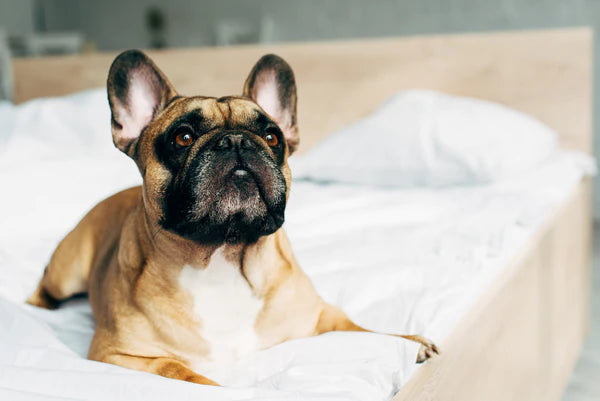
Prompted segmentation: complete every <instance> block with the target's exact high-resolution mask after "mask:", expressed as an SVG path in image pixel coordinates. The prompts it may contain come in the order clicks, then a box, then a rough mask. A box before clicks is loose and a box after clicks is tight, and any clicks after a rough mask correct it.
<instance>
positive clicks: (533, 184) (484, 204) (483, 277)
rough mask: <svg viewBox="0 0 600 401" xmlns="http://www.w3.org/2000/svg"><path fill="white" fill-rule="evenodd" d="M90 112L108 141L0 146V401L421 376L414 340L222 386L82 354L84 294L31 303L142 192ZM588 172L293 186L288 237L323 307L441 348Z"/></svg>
mask: <svg viewBox="0 0 600 401" xmlns="http://www.w3.org/2000/svg"><path fill="white" fill-rule="evenodd" d="M94 101H96V100H94ZM98 101H99V100H98ZM104 101H105V100H104ZM92 103H93V102H92ZM84 106H86V105H83V106H82V107H84ZM87 106H90V105H89V104H88V105H87ZM32 113H33V112H32ZM84 117H85V116H84ZM84 117H82V121H81V122H80V124H81V125H78V126H77V127H68V128H69V129H70V130H69V132H71V131H73V129H74V128H78V129H85V130H97V131H98V132H102V135H101V136H95V134H93V133H92V134H93V135H92V134H89V135H88V134H86V135H87V136H82V137H81V138H79V137H76V136H73V137H68V136H66V137H65V135H64V134H60V135H59V133H56V135H53V134H52V132H47V131H44V130H43V127H41V128H40V131H39V132H31V131H29V132H19V129H18V127H19V121H16V122H14V121H13V124H15V126H16V127H17V128H16V129H14V130H13V132H14V135H13V136H12V137H10V138H3V139H2V141H3V142H4V151H3V152H2V153H0V187H1V188H2V189H3V191H2V196H0V327H1V328H2V330H0V399H2V400H5V399H6V400H38V399H39V400H106V399H111V400H129V401H130V400H153V399H177V400H187V399H190V400H191V399H209V400H267V399H268V400H315V401H316V400H319V401H325V400H327V401H329V400H332V401H333V400H365V399H368V400H389V399H391V398H392V397H393V395H394V394H395V393H396V392H397V391H398V389H399V388H400V387H401V386H402V385H403V384H404V383H406V382H407V380H409V379H410V377H411V375H412V374H413V373H414V372H415V370H416V369H418V367H419V365H416V364H415V363H414V361H415V359H416V354H417V345H416V344H413V343H411V342H409V341H406V340H403V339H399V338H395V337H390V336H384V335H378V334H371V333H341V332H338V333H328V334H325V335H321V336H318V337H312V338H305V339H297V340H293V341H289V342H286V343H283V344H280V345H277V346H274V347H272V348H270V349H266V350H263V351H260V352H258V353H256V354H254V355H250V356H248V357H246V358H245V359H242V360H240V361H239V362H237V363H235V364H233V365H232V366H230V367H229V369H227V370H226V371H224V372H219V373H218V374H217V376H216V377H215V376H213V377H211V378H212V379H215V380H216V381H218V382H220V383H222V384H223V385H224V386H223V387H211V386H200V385H195V384H191V383H186V382H181V381H176V380H171V379H166V378H163V377H159V376H156V375H151V374H147V373H144V372H138V371H133V370H128V369H124V368H120V367H118V366H113V365H108V364H103V363H99V362H94V361H88V360H87V359H85V356H86V353H87V349H88V346H89V343H90V341H91V337H92V334H93V330H94V322H93V317H92V314H91V310H90V307H89V304H88V302H87V300H86V299H77V300H74V301H71V302H68V303H67V304H65V305H63V307H61V308H60V309H58V310H56V311H47V310H42V309H38V308H35V307H31V306H29V305H26V304H24V300H25V299H26V298H27V296H28V295H29V294H30V293H31V292H32V290H33V289H34V287H35V285H36V284H37V281H38V279H39V277H40V275H41V273H42V271H43V268H44V266H45V263H46V262H47V261H48V258H49V256H50V255H51V253H52V251H53V249H54V247H55V246H56V245H57V243H58V241H60V239H61V238H62V237H63V236H64V235H65V234H66V233H67V232H68V231H69V230H70V229H71V228H72V227H73V226H74V225H75V224H76V223H77V221H78V220H79V219H80V218H81V217H82V216H83V215H84V214H85V213H86V211H87V210H89V209H90V208H91V207H92V206H93V205H94V204H95V203H96V202H98V201H99V200H101V199H103V198H105V197H107V196H109V195H111V194H112V193H114V192H116V191H118V190H120V189H123V188H127V187H129V186H132V185H137V184H139V183H140V178H139V173H138V172H137V169H136V167H135V165H134V163H133V162H132V161H131V160H129V159H128V158H127V157H125V156H124V155H122V154H120V153H119V152H118V151H117V150H114V149H113V148H112V144H111V143H110V136H109V135H108V127H107V125H108V121H109V120H108V119H106V120H105V121H106V124H104V125H101V126H100V127H97V126H94V125H92V126H88V125H89V124H90V121H86V119H85V118H84ZM100 117H102V118H104V117H107V116H105V115H101V116H100ZM30 118H35V116H34V115H32V116H30ZM86 124H87V125H86ZM75 131H77V130H75ZM82 138H83V139H82ZM86 138H87V139H86ZM292 166H293V165H292ZM592 171H593V164H592V163H591V161H590V160H589V159H588V158H587V157H585V156H583V155H580V154H576V153H570V152H566V151H559V152H556V153H555V154H554V155H553V156H552V157H551V158H549V159H548V160H546V161H545V162H543V163H542V164H540V165H539V166H537V167H536V168H535V169H532V170H531V171H528V172H527V173H525V174H522V175H520V176H519V177H518V178H513V179H510V180H504V181H501V182H496V183H492V184H487V185H478V186H463V187H450V188H408V189H407V188H404V189H400V188H389V187H387V188H381V187H371V186H366V185H341V184H335V183H328V184H319V183H313V182H310V181H294V182H293V185H292V189H291V196H290V201H289V204H288V208H287V213H286V222H285V229H286V231H287V233H288V236H289V237H290V240H291V243H292V247H293V249H294V251H295V254H296V256H297V258H298V261H299V262H300V265H301V266H302V268H303V269H304V270H305V272H306V273H307V274H308V276H309V277H310V278H311V279H312V280H313V282H314V284H315V287H316V289H317V291H318V292H319V294H321V296H322V297H323V298H324V299H325V300H326V301H328V302H330V303H334V304H336V305H339V306H340V307H342V309H343V310H344V311H345V312H346V313H347V314H348V315H349V316H350V317H351V318H352V319H353V320H355V321H356V322H357V323H358V324H360V325H362V326H364V327H367V328H369V329H372V330H377V331H382V332H389V333H415V334H422V335H424V336H426V337H429V338H430V339H432V340H434V341H435V342H437V343H442V342H443V340H444V338H446V336H448V334H449V333H450V332H451V331H452V330H453V328H454V327H456V325H457V324H459V323H460V319H461V317H462V316H464V314H465V312H466V311H467V310H468V309H469V307H470V306H471V305H473V304H474V303H475V302H477V299H478V298H479V297H480V296H481V295H482V293H483V292H485V290H486V288H488V287H489V284H490V283H491V282H492V281H493V280H494V279H495V277H498V275H499V274H500V273H501V272H502V270H503V269H504V268H506V267H507V266H508V265H509V263H510V261H511V259H512V258H514V257H515V256H516V255H517V254H518V253H519V251H520V250H521V249H522V248H523V247H524V245H525V244H526V243H527V241H528V239H530V238H531V237H532V235H533V234H534V233H535V232H536V230H538V229H539V228H540V227H541V225H542V224H543V223H544V221H546V220H547V219H549V217H550V216H551V215H552V213H553V211H554V210H556V208H557V207H558V206H559V205H560V203H561V202H563V201H564V200H565V199H566V198H567V196H568V195H569V194H570V193H571V191H572V190H573V189H574V188H575V187H576V186H577V185H578V183H579V182H580V181H581V179H582V178H583V177H584V176H585V175H587V174H590V173H592ZM442 352H443V349H442Z"/></svg>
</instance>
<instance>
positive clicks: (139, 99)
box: [106, 50, 177, 156]
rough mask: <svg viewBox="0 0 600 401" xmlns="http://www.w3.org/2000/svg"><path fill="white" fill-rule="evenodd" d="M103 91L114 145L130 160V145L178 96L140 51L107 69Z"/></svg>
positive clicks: (124, 55) (126, 54)
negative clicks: (106, 94) (106, 98)
mask: <svg viewBox="0 0 600 401" xmlns="http://www.w3.org/2000/svg"><path fill="white" fill-rule="evenodd" d="M106 88H107V91H108V103H109V104H110V111H111V126H112V137H113V142H114V143H115V146H116V147H117V148H119V149H121V150H122V151H123V152H124V153H126V154H128V155H129V156H133V152H134V151H133V149H134V148H135V147H134V146H132V145H133V144H134V143H135V142H136V141H137V139H138V138H139V136H140V134H141V133H142V131H143V130H144V128H146V126H147V125H148V124H150V122H151V121H152V120H153V119H154V118H155V117H156V116H157V115H158V113H160V112H161V111H162V110H163V109H164V108H165V106H166V105H167V104H168V103H169V101H170V100H171V99H172V98H173V97H175V96H176V95H177V92H175V89H173V86H172V85H171V83H170V82H169V80H168V79H167V77H165V75H164V74H163V73H162V71H160V70H159V69H158V67H156V65H154V63H153V62H152V60H150V58H149V57H148V56H146V55H145V54H144V53H142V52H141V51H139V50H128V51H125V52H123V53H121V54H119V56H117V58H116V59H115V61H113V63H112V65H111V66H110V71H109V72H108V80H107V83H106Z"/></svg>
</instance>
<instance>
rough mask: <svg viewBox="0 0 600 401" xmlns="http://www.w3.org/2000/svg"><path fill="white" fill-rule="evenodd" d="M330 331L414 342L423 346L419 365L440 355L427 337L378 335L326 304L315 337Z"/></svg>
mask: <svg viewBox="0 0 600 401" xmlns="http://www.w3.org/2000/svg"><path fill="white" fill-rule="evenodd" d="M329 331H363V332H368V333H376V334H385V335H390V336H395V337H402V338H405V339H407V340H410V341H414V342H416V343H419V344H421V348H419V354H418V355H417V363H422V362H425V361H426V360H428V359H429V358H431V357H432V356H433V355H435V354H439V350H438V348H437V346H436V345H435V344H434V343H433V342H431V341H430V340H428V339H426V338H425V337H422V336H419V335H413V334H388V333H378V332H375V331H372V330H367V329H365V328H363V327H360V326H359V325H357V324H356V323H354V322H353V321H352V320H350V318H349V317H348V316H347V315H346V314H345V313H344V311H342V310H341V309H340V308H338V307H337V306H334V305H330V304H325V306H324V307H323V310H322V311H321V315H320V316H319V320H318V322H317V326H316V328H315V335H319V334H323V333H327V332H329Z"/></svg>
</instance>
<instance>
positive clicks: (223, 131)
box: [28, 51, 437, 384]
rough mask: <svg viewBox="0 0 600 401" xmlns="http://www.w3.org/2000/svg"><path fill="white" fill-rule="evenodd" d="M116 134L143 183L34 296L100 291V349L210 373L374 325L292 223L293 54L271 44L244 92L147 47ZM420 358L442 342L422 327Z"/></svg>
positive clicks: (96, 348) (120, 66)
mask: <svg viewBox="0 0 600 401" xmlns="http://www.w3.org/2000/svg"><path fill="white" fill-rule="evenodd" d="M107 89H108V99H109V103H110V108H111V113H112V115H111V120H112V121H111V123H112V136H113V141H114V143H115V146H116V147H117V148H119V149H120V150H121V151H123V152H124V153H126V154H127V155H128V156H129V157H131V158H132V159H133V161H134V162H135V163H136V164H137V166H138V168H139V171H140V173H141V175H142V177H143V184H142V186H141V187H136V188H131V189H128V190H125V191H123V192H120V193H118V194H116V195H113V196H112V197H110V198H108V199H106V200H104V201H102V202H101V203H99V204H98V205H97V206H96V207H94V208H93V209H92V210H91V211H90V212H89V213H88V214H87V215H86V216H85V217H84V218H83V220H81V222H80V223H79V224H78V225H77V226H76V227H75V228H74V229H73V231H71V232H70V233H69V234H68V235H67V236H66V237H65V238H64V239H63V241H62V242H61V243H60V244H59V246H58V248H57V249H56V251H55V252H54V254H53V256H52V258H51V260H50V263H49V264H48V266H47V268H46V270H45V273H44V276H43V278H42V280H41V282H40V284H39V286H38V288H37V290H36V291H35V293H34V294H33V295H32V296H31V298H30V299H29V301H28V302H29V303H31V304H33V305H37V306H41V307H46V308H54V307H57V306H58V305H59V304H60V302H61V301H62V300H65V299H67V298H69V297H71V296H73V295H75V294H78V293H88V294H89V299H90V302H91V305H92V309H93V312H94V317H95V320H96V331H95V333H94V338H93V340H92V344H91V347H90V350H89V355H88V356H89V358H90V359H94V360H97V361H103V362H108V363H113V364H116V365H120V366H124V367H128V368H133V369H139V370H144V371H147V372H152V373H156V374H159V375H163V376H166V377H171V378H175V379H181V380H187V381H191V382H195V383H202V384H216V383H215V382H213V381H212V380H210V379H209V378H207V377H205V376H204V375H203V373H205V372H206V371H208V370H210V369H212V368H213V367H214V366H216V365H220V366H226V364H227V363H228V362H231V361H232V360H235V359H236V358H239V357H241V356H243V355H246V354H248V353H250V352H254V351H256V350H259V349H263V348H266V347H269V346H272V345H274V344H278V343H280V342H282V341H286V340H289V339H293V338H298V337H306V336H313V335H318V334H321V333H324V332H327V331H332V330H346V331H367V330H365V329H363V328H361V327H359V326H357V325H356V324H354V323H353V322H352V321H351V320H349V319H348V317H347V316H346V315H345V314H344V313H343V312H342V311H341V310H340V309H339V308H338V307H335V306H333V305H330V304H327V303H325V302H324V301H323V300H322V299H321V298H320V297H319V295H318V294H317V293H316V292H315V290H314V288H313V286H312V284H311V282H310V280H309V279H308V278H307V277H306V275H305V274H304V273H303V272H302V270H301V269H300V267H299V266H298V264H297V262H296V260H295V258H294V255H293V253H292V250H291V247H290V244H289V242H288V239H287V237H286V235H285V233H284V231H283V229H282V228H281V226H282V224H283V221H284V211H285V206H286V202H287V198H288V195H289V192H290V184H291V174H290V170H289V168H288V164H287V158H288V156H289V155H290V154H292V153H293V152H294V150H295V149H296V148H297V146H298V143H299V137H298V127H297V121H296V85H295V80H294V74H293V72H292V70H291V68H290V66H289V65H288V64H287V63H286V62H285V61H284V60H283V59H281V58H280V57H278V56H275V55H267V56H264V57H262V58H261V59H260V60H259V61H258V63H257V64H256V65H255V66H254V68H253V69H252V71H251V72H250V75H249V76H248V79H247V80H246V83H245V85H244V89H243V95H241V96H226V97H221V98H214V97H203V96H194V97H185V96H180V95H178V94H177V92H176V91H175V89H174V88H173V87H172V86H171V84H170V83H169V81H168V79H167V77H166V76H165V75H164V74H163V73H162V72H161V71H160V70H159V69H158V68H157V67H156V66H155V65H154V63H153V62H152V61H151V60H150V59H149V58H148V57H147V56H146V55H145V54H143V53H141V52H139V51H127V52H124V53H122V54H121V55H119V56H118V57H117V58H116V59H115V61H114V62H113V64H112V66H111V68H110V72H109V75H108V82H107ZM400 336H401V337H404V338H407V339H409V340H412V341H416V342H419V343H420V344H422V345H421V349H420V352H419V357H418V361H419V362H421V361H424V360H425V359H427V358H429V357H430V356H432V355H433V354H434V353H436V352H437V350H436V348H435V346H434V345H433V344H432V343H431V342H429V341H427V340H426V339H424V338H422V337H420V336H411V335H400Z"/></svg>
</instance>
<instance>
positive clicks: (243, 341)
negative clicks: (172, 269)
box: [179, 248, 263, 366]
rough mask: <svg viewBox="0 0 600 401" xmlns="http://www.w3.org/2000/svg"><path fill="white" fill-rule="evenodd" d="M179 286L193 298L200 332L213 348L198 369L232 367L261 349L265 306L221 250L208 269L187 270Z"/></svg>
mask: <svg viewBox="0 0 600 401" xmlns="http://www.w3.org/2000/svg"><path fill="white" fill-rule="evenodd" d="M179 284H180V286H181V287H182V288H183V289H184V290H186V291H188V292H189V294H190V295H191V296H192V297H193V302H194V313H195V314H196V317H197V318H198V320H199V321H200V322H201V323H200V327H199V331H200V333H201V336H202V338H203V340H205V341H206V342H207V343H208V345H209V347H210V354H209V355H208V359H207V360H202V361H198V363H197V365H200V366H202V365H205V364H206V365H207V366H210V365H213V364H214V363H217V364H222V363H229V362H232V361H234V360H235V359H238V358H239V357H241V356H243V355H245V354H247V353H250V352H253V351H255V350H257V349H258V338H257V336H256V332H255V329H254V325H255V322H256V318H257V316H258V313H259V312H260V310H261V308H262V306H263V302H262V300H260V299H258V298H257V297H256V296H255V295H254V293H253V292H252V289H251V288H250V285H249V284H248V282H247V281H246V279H245V278H244V277H243V275H242V272H241V268H240V266H239V265H238V264H236V263H231V262H230V261H228V260H227V259H226V258H225V257H224V255H223V252H222V249H221V248H220V249H218V250H217V251H215V252H214V253H213V255H212V257H211V259H210V263H209V264H208V266H206V267H205V268H196V267H192V266H185V267H184V268H183V270H182V271H181V274H180V276H179ZM195 364H196V363H195Z"/></svg>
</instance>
